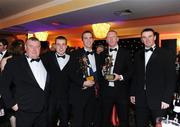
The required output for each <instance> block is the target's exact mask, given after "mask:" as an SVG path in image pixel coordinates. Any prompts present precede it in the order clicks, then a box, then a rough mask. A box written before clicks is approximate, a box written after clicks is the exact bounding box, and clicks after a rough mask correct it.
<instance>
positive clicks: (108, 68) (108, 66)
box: [103, 55, 115, 81]
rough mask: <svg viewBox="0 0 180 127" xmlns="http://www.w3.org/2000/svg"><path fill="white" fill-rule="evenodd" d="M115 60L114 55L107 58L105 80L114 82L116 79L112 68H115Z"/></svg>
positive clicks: (104, 69)
mask: <svg viewBox="0 0 180 127" xmlns="http://www.w3.org/2000/svg"><path fill="white" fill-rule="evenodd" d="M112 61H113V59H112V55H108V56H107V57H106V58H105V65H104V68H103V73H104V78H105V79H106V80H108V81H112V80H114V78H115V75H114V74H112V72H111V71H112V66H113V62H112Z"/></svg>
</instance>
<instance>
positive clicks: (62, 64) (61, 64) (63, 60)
mask: <svg viewBox="0 0 180 127" xmlns="http://www.w3.org/2000/svg"><path fill="white" fill-rule="evenodd" d="M57 55H59V54H58V53H56V59H57V61H58V64H59V68H60V69H61V70H63V68H64V67H65V66H66V64H67V63H68V61H69V59H70V55H68V54H64V55H65V58H62V57H58V56H57ZM59 56H60V55H59Z"/></svg>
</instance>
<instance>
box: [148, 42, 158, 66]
mask: <svg viewBox="0 0 180 127" xmlns="http://www.w3.org/2000/svg"><path fill="white" fill-rule="evenodd" d="M155 47H156V45H155V44H154V45H153V46H152V48H153V50H154V49H155ZM145 49H149V48H146V47H145ZM152 53H153V51H148V52H145V68H146V66H147V63H148V61H149V59H150V57H151V55H152Z"/></svg>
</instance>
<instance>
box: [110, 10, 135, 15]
mask: <svg viewBox="0 0 180 127" xmlns="http://www.w3.org/2000/svg"><path fill="white" fill-rule="evenodd" d="M113 14H114V15H116V16H124V15H130V14H132V11H131V10H130V9H125V10H121V11H115V12H114V13H113Z"/></svg>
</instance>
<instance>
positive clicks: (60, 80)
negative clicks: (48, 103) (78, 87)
mask: <svg viewBox="0 0 180 127" xmlns="http://www.w3.org/2000/svg"><path fill="white" fill-rule="evenodd" d="M42 59H43V60H44V62H45V66H46V68H47V70H48V72H49V74H50V77H51V79H50V84H51V85H50V86H51V89H50V92H51V96H52V97H54V98H56V99H60V100H67V99H68V91H69V85H70V79H69V73H70V68H71V67H70V61H71V57H70V59H69V61H68V62H67V63H66V65H65V66H64V68H63V69H62V70H61V69H60V67H59V64H58V61H57V58H56V54H55V52H49V53H46V54H45V55H43V56H42Z"/></svg>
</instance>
